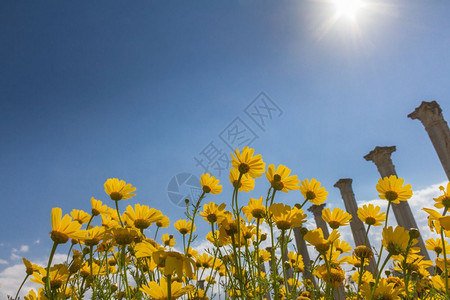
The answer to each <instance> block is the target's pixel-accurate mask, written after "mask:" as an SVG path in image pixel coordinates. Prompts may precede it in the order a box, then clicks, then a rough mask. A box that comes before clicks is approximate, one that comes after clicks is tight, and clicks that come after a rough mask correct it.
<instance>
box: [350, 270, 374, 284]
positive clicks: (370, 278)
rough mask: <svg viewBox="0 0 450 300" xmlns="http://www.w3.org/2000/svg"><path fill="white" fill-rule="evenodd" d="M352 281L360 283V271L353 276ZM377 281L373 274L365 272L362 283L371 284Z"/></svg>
mask: <svg viewBox="0 0 450 300" xmlns="http://www.w3.org/2000/svg"><path fill="white" fill-rule="evenodd" d="M352 279H353V280H354V281H355V282H356V283H358V281H359V271H356V272H355V273H353V275H352ZM374 281H375V279H374V278H373V275H372V273H370V272H369V271H364V273H363V275H362V277H361V283H363V284H364V283H370V282H374Z"/></svg>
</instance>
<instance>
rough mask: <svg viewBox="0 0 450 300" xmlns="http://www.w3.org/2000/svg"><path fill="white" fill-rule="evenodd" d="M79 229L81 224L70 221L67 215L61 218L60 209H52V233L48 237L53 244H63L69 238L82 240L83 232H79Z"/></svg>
mask: <svg viewBox="0 0 450 300" xmlns="http://www.w3.org/2000/svg"><path fill="white" fill-rule="evenodd" d="M80 228H81V224H80V223H79V222H77V221H72V218H71V217H70V216H69V215H64V217H62V210H61V208H59V207H54V208H52V231H51V232H50V236H51V238H52V240H53V242H55V243H57V244H65V243H66V242H67V241H68V240H69V238H75V239H80V238H82V237H83V236H84V231H83V230H80Z"/></svg>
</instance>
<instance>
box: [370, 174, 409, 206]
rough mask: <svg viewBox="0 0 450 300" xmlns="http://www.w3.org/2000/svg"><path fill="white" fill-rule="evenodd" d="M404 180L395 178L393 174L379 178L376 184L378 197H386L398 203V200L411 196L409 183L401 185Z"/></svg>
mask: <svg viewBox="0 0 450 300" xmlns="http://www.w3.org/2000/svg"><path fill="white" fill-rule="evenodd" d="M404 183H405V180H403V179H402V178H397V176H395V175H391V176H389V177H384V178H380V180H378V184H377V186H376V188H377V191H378V192H379V193H380V194H379V195H378V197H380V199H386V200H388V201H390V202H392V203H396V204H398V203H400V201H406V200H408V199H409V198H411V197H412V194H413V192H412V189H411V185H410V184H407V185H405V186H404V185H403V184H404Z"/></svg>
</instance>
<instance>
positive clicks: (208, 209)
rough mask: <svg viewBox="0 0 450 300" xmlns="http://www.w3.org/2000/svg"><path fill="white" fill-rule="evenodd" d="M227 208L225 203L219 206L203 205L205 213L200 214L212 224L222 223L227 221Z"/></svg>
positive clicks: (213, 204)
mask: <svg viewBox="0 0 450 300" xmlns="http://www.w3.org/2000/svg"><path fill="white" fill-rule="evenodd" d="M225 206H226V204H225V203H222V204H221V205H220V206H219V205H217V204H216V203H214V202H209V203H208V204H205V205H203V211H202V212H200V216H202V217H203V219H204V220H205V221H207V222H209V223H211V224H213V223H222V221H223V220H224V219H225Z"/></svg>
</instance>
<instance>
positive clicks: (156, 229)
mask: <svg viewBox="0 0 450 300" xmlns="http://www.w3.org/2000/svg"><path fill="white" fill-rule="evenodd" d="M231 161H232V168H231V170H230V175H229V179H230V182H227V183H220V182H219V180H218V179H216V178H215V177H214V176H211V175H210V174H203V175H202V176H201V179H200V184H201V186H202V193H201V195H200V196H199V198H198V199H186V211H185V219H180V220H175V221H172V222H171V220H169V218H168V217H167V216H165V215H164V214H163V212H161V211H159V210H156V209H154V208H151V207H149V206H147V205H140V204H139V203H136V204H134V203H133V204H130V205H128V206H127V207H126V210H125V211H122V212H121V211H120V210H119V205H118V203H119V202H120V201H130V203H131V202H132V201H133V196H135V192H136V188H135V187H133V185H132V184H130V183H126V182H125V181H123V180H119V179H117V178H112V179H108V180H107V181H106V182H105V184H104V188H105V192H106V194H107V196H108V197H109V198H110V200H107V202H108V204H106V201H105V203H104V202H102V201H100V200H96V199H95V198H91V205H92V210H91V212H90V213H87V212H84V211H81V210H77V209H74V210H72V211H71V213H70V214H63V212H62V210H61V209H60V208H58V207H55V208H53V209H52V211H51V224H52V228H51V232H50V238H51V240H52V241H53V247H52V249H51V251H50V253H49V257H48V264H47V265H45V266H39V265H35V264H33V263H32V262H30V261H28V260H27V259H25V258H24V259H23V262H24V264H25V267H26V273H25V274H24V281H23V283H22V286H23V285H24V283H25V282H26V281H27V280H31V281H33V282H35V283H38V284H40V286H41V288H40V289H39V291H37V292H36V291H34V290H31V291H29V293H28V295H27V296H26V297H25V299H26V300H32V299H51V300H53V299H86V298H92V299H158V300H165V299H169V300H172V299H304V300H306V299H368V300H369V299H370V300H372V299H377V300H387V299H450V297H449V293H450V289H449V285H450V280H449V270H450V260H449V259H447V256H448V255H449V252H450V247H449V245H448V242H447V240H448V238H449V237H450V215H447V211H448V208H449V207H450V183H449V184H448V185H447V187H446V188H444V187H441V188H440V189H441V191H442V195H441V196H439V197H438V198H435V199H434V207H435V208H424V211H426V212H427V213H428V214H429V217H428V225H429V228H427V229H428V230H430V231H432V232H433V233H434V235H435V238H431V239H428V240H426V241H425V244H426V248H427V249H428V250H429V251H430V252H434V253H435V255H436V257H437V258H436V259H435V260H434V261H431V260H426V259H425V258H424V256H422V255H420V248H419V247H417V243H418V240H417V239H418V238H419V236H420V233H419V231H418V230H417V229H415V228H403V227H400V226H395V227H393V226H388V220H389V218H392V212H391V211H392V205H395V204H399V203H401V202H403V201H408V199H410V198H411V197H412V187H411V185H409V184H405V182H404V180H403V179H402V178H397V177H396V176H394V175H392V176H390V177H385V178H381V179H380V180H379V181H378V183H377V184H376V186H375V188H376V190H377V191H378V193H379V198H380V199H383V200H385V201H387V203H388V205H387V210H386V211H382V210H381V208H380V207H378V206H375V205H373V204H368V205H363V206H360V207H359V208H358V211H357V217H358V218H359V220H361V221H362V222H363V223H364V224H365V225H366V227H365V229H366V232H365V242H366V245H364V244H361V245H357V246H355V247H354V248H352V247H351V246H350V243H349V242H348V241H344V240H343V239H342V236H341V232H340V230H341V229H342V227H345V226H349V224H350V222H352V218H353V217H354V216H352V215H351V214H349V213H348V212H346V211H343V210H341V209H340V208H334V209H330V208H326V209H324V210H323V211H322V219H323V221H325V222H326V223H327V226H329V228H331V230H332V231H331V233H330V234H329V235H328V234H325V233H324V232H323V230H322V229H321V228H317V229H312V230H308V229H307V228H305V227H303V225H304V223H305V222H306V219H307V214H306V211H307V210H306V208H307V207H309V206H311V205H321V204H323V203H325V202H326V200H327V196H328V192H327V191H326V189H325V188H324V187H322V186H321V183H320V182H319V181H318V180H316V179H314V178H311V179H304V180H302V181H300V179H298V177H297V176H296V175H292V174H291V170H290V169H289V168H287V167H286V166H284V165H279V166H274V165H273V164H271V165H268V166H266V163H265V162H264V161H263V158H262V156H261V155H256V154H255V153H254V149H251V148H248V147H245V148H243V149H237V150H235V151H234V153H232V160H231ZM263 175H265V177H266V178H267V180H264V179H262V178H259V177H263ZM258 178H259V179H258ZM256 180H258V184H261V185H264V186H267V194H266V195H262V196H261V197H260V198H250V199H248V197H247V199H246V198H245V197H246V196H245V192H248V191H251V190H253V189H254V187H255V181H256ZM221 184H231V185H232V186H233V193H232V195H230V197H229V202H227V203H215V202H213V201H211V202H209V203H206V201H205V199H204V198H205V196H206V195H207V194H211V195H212V198H213V197H214V195H216V194H220V193H222V185H221ZM297 190H298V191H299V192H300V193H301V195H299V199H301V201H299V203H297V204H295V205H293V206H290V205H286V204H284V203H280V202H278V201H277V195H279V194H280V193H289V192H298V191H297ZM242 198H243V199H245V200H246V201H247V200H248V204H247V205H246V206H242V207H240V206H239V204H238V203H239V201H238V199H242ZM430 203H433V201H432V199H430ZM109 204H110V205H109ZM94 224H98V225H95V226H94ZM200 224H201V226H207V227H208V228H209V233H208V234H207V236H206V239H207V240H208V241H209V248H208V249H206V251H205V252H203V249H194V248H193V242H194V241H195V239H196V238H198V237H197V236H196V234H195V231H196V227H197V226H200ZM171 225H172V226H174V228H175V229H176V230H177V231H178V233H179V234H178V235H177V236H173V235H169V234H168V233H165V232H164V231H165V228H167V227H168V226H171ZM376 226H381V227H382V228H383V229H382V243H381V245H380V246H379V247H376V248H371V247H369V246H367V245H368V242H369V240H368V236H369V235H368V233H369V232H370V230H371V228H372V227H376ZM263 228H264V229H265V230H263ZM421 230H423V229H421ZM295 233H297V235H296V234H295ZM294 236H295V237H297V239H295V238H294ZM302 239H303V240H304V241H305V242H306V243H307V244H308V245H312V246H313V247H314V249H315V252H314V253H313V255H312V256H311V261H305V260H304V259H303V257H302V254H301V249H299V247H300V245H301V240H302ZM66 243H69V244H70V245H71V246H70V250H69V253H68V254H67V261H66V263H64V264H52V260H53V257H54V255H55V252H56V250H57V249H58V247H59V246H60V245H62V244H66ZM175 243H177V245H178V246H179V245H182V249H183V251H181V252H178V251H175V249H174V246H175ZM263 245H269V247H263ZM199 251H200V252H201V253H199ZM370 263H372V264H373V265H374V266H376V267H375V269H374V270H372V272H371V271H369V270H368V269H369V265H370ZM388 265H391V266H393V270H392V271H389V272H385V267H386V266H388ZM22 286H20V287H18V291H17V295H18V294H19V292H20V290H21V287H22ZM17 295H16V296H15V297H14V298H12V299H16V298H17Z"/></svg>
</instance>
